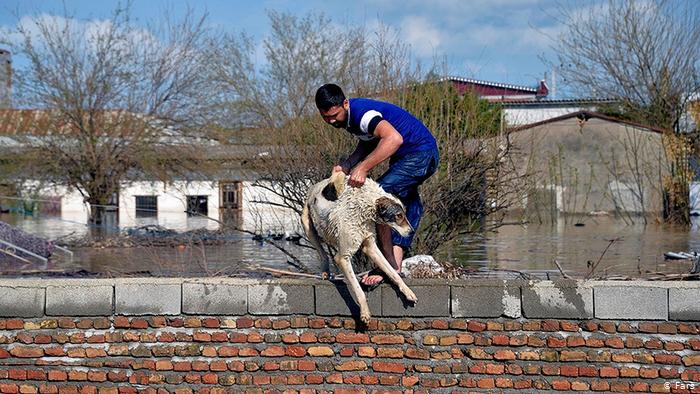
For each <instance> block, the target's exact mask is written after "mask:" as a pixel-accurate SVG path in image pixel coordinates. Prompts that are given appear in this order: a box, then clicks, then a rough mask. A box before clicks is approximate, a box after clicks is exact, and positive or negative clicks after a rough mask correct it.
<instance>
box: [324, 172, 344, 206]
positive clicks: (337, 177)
mask: <svg viewBox="0 0 700 394" xmlns="http://www.w3.org/2000/svg"><path fill="white" fill-rule="evenodd" d="M344 189H345V173H343V172H336V173H335V174H333V176H332V177H331V179H330V181H329V182H328V184H327V185H326V187H324V188H323V190H322V191H321V194H322V195H323V198H325V199H326V200H328V201H335V200H337V199H338V196H339V195H340V193H342V192H343V190H344Z"/></svg>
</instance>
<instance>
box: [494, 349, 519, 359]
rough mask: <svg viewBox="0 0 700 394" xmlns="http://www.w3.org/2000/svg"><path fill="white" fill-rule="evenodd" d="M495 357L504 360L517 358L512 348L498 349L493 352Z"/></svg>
mask: <svg viewBox="0 0 700 394" xmlns="http://www.w3.org/2000/svg"><path fill="white" fill-rule="evenodd" d="M493 358H494V359H496V360H499V361H502V360H515V353H514V352H513V351H512V350H509V349H504V350H497V351H496V352H495V353H494V354H493Z"/></svg>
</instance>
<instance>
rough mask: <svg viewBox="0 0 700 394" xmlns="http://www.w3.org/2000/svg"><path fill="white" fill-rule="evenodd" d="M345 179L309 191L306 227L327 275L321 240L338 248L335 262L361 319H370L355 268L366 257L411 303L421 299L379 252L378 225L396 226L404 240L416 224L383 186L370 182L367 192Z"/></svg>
mask: <svg viewBox="0 0 700 394" xmlns="http://www.w3.org/2000/svg"><path fill="white" fill-rule="evenodd" d="M345 178H346V176H345V174H344V173H342V172H337V173H335V174H333V176H332V177H331V178H329V179H324V180H323V181H321V182H319V183H317V184H315V185H313V186H312V187H311V189H310V190H309V193H308V195H307V198H306V204H304V210H303V212H302V215H301V222H302V225H303V226H304V231H305V232H306V236H307V237H308V238H309V241H310V242H311V243H312V244H313V246H314V247H315V248H316V250H317V251H318V253H319V256H320V257H321V260H322V261H323V263H324V264H325V267H324V269H326V270H327V268H328V263H329V258H328V255H327V254H326V253H325V252H324V250H323V248H322V247H321V240H323V241H324V242H326V243H327V244H329V245H331V246H333V247H335V248H336V249H337V251H338V252H337V254H336V256H335V258H334V260H335V264H336V265H337V266H338V268H340V270H341V271H342V273H343V275H345V280H346V282H347V283H348V286H349V288H350V291H351V292H352V294H353V295H354V297H355V300H356V301H357V303H358V304H359V306H360V319H361V320H362V321H363V322H364V323H367V322H369V319H370V312H369V306H368V305H367V298H366V297H365V293H364V292H363V291H362V288H361V287H360V283H359V281H358V280H357V277H355V273H354V271H353V269H352V264H351V261H352V257H353V255H355V253H356V252H357V251H358V250H359V249H360V248H362V252H363V253H364V254H365V255H367V257H369V259H370V260H371V261H372V263H373V264H374V265H375V266H376V267H377V268H379V269H380V270H381V271H382V272H384V274H385V275H386V277H387V278H389V280H390V281H391V282H393V283H394V284H396V285H397V286H398V288H399V290H400V291H401V293H403V294H404V296H406V299H407V300H409V301H412V302H414V303H415V302H416V300H417V298H416V295H415V294H414V293H413V291H411V289H409V288H408V286H406V284H405V283H404V282H403V280H402V279H401V277H400V276H399V275H398V273H397V272H396V271H395V270H394V268H392V267H391V265H390V264H389V262H388V261H387V260H386V258H385V257H384V255H382V252H381V251H380V250H379V247H377V234H376V226H377V223H381V224H386V225H389V226H391V228H393V229H394V230H396V231H397V232H398V233H399V234H401V235H402V236H406V235H408V234H410V232H411V231H412V228H411V225H410V224H409V223H408V220H406V213H405V209H404V206H403V204H402V203H401V201H400V200H399V199H398V198H396V197H394V196H393V195H391V194H389V193H387V192H385V191H384V190H382V188H381V186H379V184H378V183H376V182H375V181H373V180H371V179H367V180H366V181H365V184H364V185H363V186H362V187H359V188H358V187H349V186H347V184H346V179H345Z"/></svg>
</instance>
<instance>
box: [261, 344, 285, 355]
mask: <svg viewBox="0 0 700 394" xmlns="http://www.w3.org/2000/svg"><path fill="white" fill-rule="evenodd" d="M284 354H285V349H284V348H283V347H282V346H269V347H267V348H265V349H263V351H261V352H260V355H261V356H263V357H282V356H284Z"/></svg>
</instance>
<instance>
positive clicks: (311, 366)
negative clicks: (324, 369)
mask: <svg viewBox="0 0 700 394" xmlns="http://www.w3.org/2000/svg"><path fill="white" fill-rule="evenodd" d="M297 369H299V370H300V371H314V370H316V362H315V361H312V360H299V361H298V363H297Z"/></svg>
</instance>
